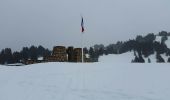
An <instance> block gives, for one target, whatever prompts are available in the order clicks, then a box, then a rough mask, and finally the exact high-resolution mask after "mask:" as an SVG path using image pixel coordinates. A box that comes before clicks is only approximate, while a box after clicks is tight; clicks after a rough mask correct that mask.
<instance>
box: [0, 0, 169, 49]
mask: <svg viewBox="0 0 170 100" xmlns="http://www.w3.org/2000/svg"><path fill="white" fill-rule="evenodd" d="M169 4H170V1H169V0H1V1H0V49H2V48H6V47H10V48H12V50H20V49H21V48H22V47H23V46H31V45H36V46H38V45H43V46H44V47H47V48H49V49H52V47H53V46H55V45H66V46H70V45H73V46H75V47H79V46H81V31H80V30H81V29H80V28H81V27H80V23H81V17H80V16H81V15H83V16H84V26H85V33H84V34H83V38H84V43H83V44H84V46H92V45H94V44H96V43H97V44H100V43H102V44H105V45H108V44H110V43H115V42H117V41H118V40H122V41H124V40H128V39H130V38H135V37H136V35H140V34H146V33H151V32H154V33H158V32H159V31H162V30H165V31H170V6H169Z"/></svg>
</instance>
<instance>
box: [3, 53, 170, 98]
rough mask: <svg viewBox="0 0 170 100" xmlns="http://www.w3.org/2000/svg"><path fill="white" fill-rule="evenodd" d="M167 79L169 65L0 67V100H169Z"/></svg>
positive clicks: (169, 86) (102, 63) (97, 64)
mask: <svg viewBox="0 0 170 100" xmlns="http://www.w3.org/2000/svg"><path fill="white" fill-rule="evenodd" d="M127 55H128V54H127ZM102 59H103V60H104V59H108V58H106V57H105V58H102ZM169 76H170V67H169V64H131V63H129V64H128V63H124V64H121V63H106V62H104V61H103V62H99V63H84V64H82V63H45V64H34V65H28V66H19V67H14V66H0V100H169V99H170V95H169V93H170V85H169V84H170V78H169Z"/></svg>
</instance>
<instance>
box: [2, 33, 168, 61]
mask: <svg viewBox="0 0 170 100" xmlns="http://www.w3.org/2000/svg"><path fill="white" fill-rule="evenodd" d="M156 36H160V37H161V41H156V40H155V39H156ZM168 36H170V33H168V32H166V31H162V32H159V33H158V34H157V35H154V33H148V34H147V35H146V36H141V35H138V36H136V38H135V39H129V40H128V41H118V42H117V43H115V44H114V43H112V44H109V45H107V46H104V45H103V44H95V45H94V46H92V47H90V48H86V47H85V48H83V51H84V54H86V55H89V58H90V61H91V62H97V61H98V58H99V57H100V56H102V55H108V54H122V53H126V52H129V51H131V52H134V59H132V62H145V61H144V58H143V57H149V56H150V55H152V54H154V53H156V59H157V62H165V60H164V59H163V58H162V57H161V54H166V56H170V48H168V47H167V45H166V43H165V42H166V40H168ZM51 52H52V51H50V50H49V49H46V48H44V47H43V46H41V45H40V46H38V47H36V46H31V47H23V48H22V50H21V51H19V52H18V51H15V52H12V50H11V49H10V48H5V49H3V50H1V52H0V64H10V63H23V61H26V60H28V59H31V60H35V61H36V60H37V59H38V57H46V56H50V55H51ZM150 61H151V60H150V59H148V62H150ZM168 62H170V58H169V59H168Z"/></svg>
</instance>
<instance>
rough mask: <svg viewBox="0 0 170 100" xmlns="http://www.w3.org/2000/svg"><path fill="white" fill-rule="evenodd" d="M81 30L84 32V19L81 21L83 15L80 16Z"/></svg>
mask: <svg viewBox="0 0 170 100" xmlns="http://www.w3.org/2000/svg"><path fill="white" fill-rule="evenodd" d="M81 32H84V21H83V17H81Z"/></svg>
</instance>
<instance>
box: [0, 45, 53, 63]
mask: <svg viewBox="0 0 170 100" xmlns="http://www.w3.org/2000/svg"><path fill="white" fill-rule="evenodd" d="M50 54H51V51H50V50H49V49H45V48H44V47H43V46H41V45H40V46H38V47H36V46H31V47H23V48H22V50H21V51H19V52H18V51H15V52H12V50H11V48H5V49H2V50H1V52H0V64H12V63H23V61H26V60H28V59H31V60H37V59H38V57H44V56H49V55H50Z"/></svg>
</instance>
